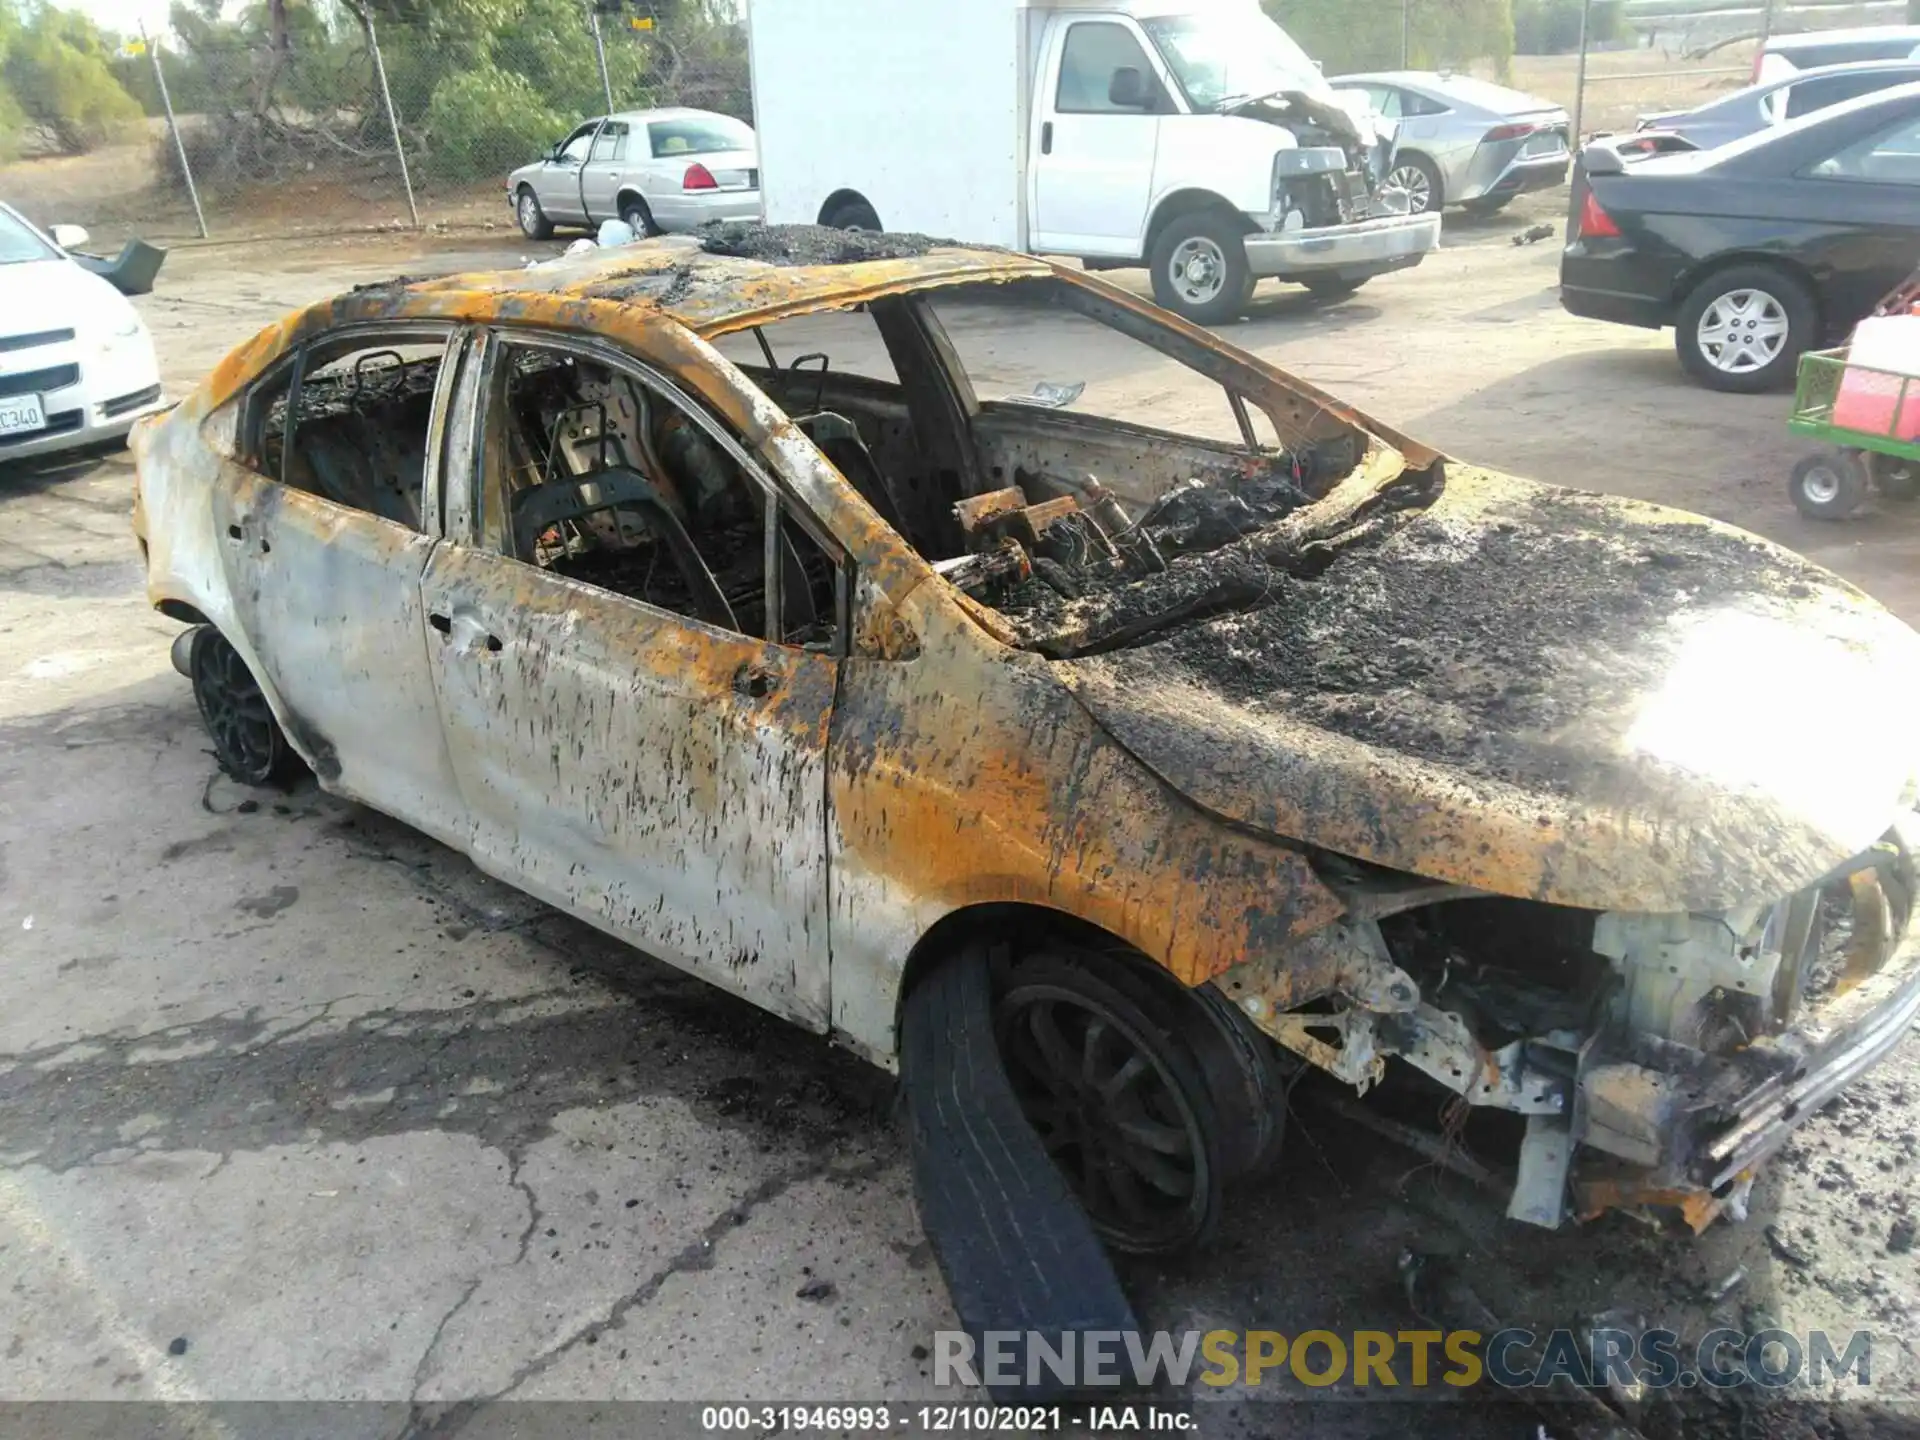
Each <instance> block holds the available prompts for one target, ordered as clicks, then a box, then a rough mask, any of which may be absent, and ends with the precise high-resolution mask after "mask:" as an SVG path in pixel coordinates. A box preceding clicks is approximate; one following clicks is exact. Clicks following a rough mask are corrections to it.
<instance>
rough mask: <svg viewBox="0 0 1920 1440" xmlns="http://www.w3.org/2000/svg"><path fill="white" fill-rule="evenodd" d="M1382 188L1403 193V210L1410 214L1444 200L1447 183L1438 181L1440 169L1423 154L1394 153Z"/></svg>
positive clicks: (1436, 206)
mask: <svg viewBox="0 0 1920 1440" xmlns="http://www.w3.org/2000/svg"><path fill="white" fill-rule="evenodd" d="M1381 188H1382V189H1383V190H1385V191H1386V192H1387V193H1388V194H1389V195H1392V194H1394V193H1396V192H1397V193H1398V194H1400V195H1404V196H1405V197H1406V201H1407V208H1406V213H1407V214H1409V215H1427V214H1431V213H1432V212H1433V211H1435V210H1438V209H1439V208H1440V207H1441V206H1442V205H1445V204H1446V203H1447V195H1446V187H1445V186H1444V185H1443V184H1442V183H1441V180H1440V171H1439V169H1438V167H1436V166H1435V165H1434V163H1433V162H1432V161H1431V160H1429V159H1428V158H1427V157H1426V156H1424V155H1418V154H1407V155H1396V156H1394V157H1393V165H1392V168H1391V169H1389V170H1388V171H1387V178H1386V182H1385V183H1384V184H1383V185H1382V187H1381Z"/></svg>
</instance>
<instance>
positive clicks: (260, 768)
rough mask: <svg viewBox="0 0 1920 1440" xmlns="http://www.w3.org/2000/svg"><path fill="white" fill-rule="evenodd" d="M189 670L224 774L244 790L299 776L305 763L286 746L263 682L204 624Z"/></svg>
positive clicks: (284, 782) (196, 638)
mask: <svg viewBox="0 0 1920 1440" xmlns="http://www.w3.org/2000/svg"><path fill="white" fill-rule="evenodd" d="M187 668H188V670H189V671H191V672H192V680H193V698H194V703H196V704H197V705H198V706H199V707H200V719H201V722H202V723H203V724H205V726H206V727H207V734H208V736H209V737H211V739H212V740H213V758H214V761H215V763H217V764H218V765H219V766H220V768H221V770H222V771H224V772H225V773H226V774H228V775H230V776H232V777H233V778H234V779H235V780H238V781H239V782H240V783H241V784H243V785H273V786H282V787H284V786H285V785H287V784H288V783H289V782H291V781H292V780H294V779H296V778H297V777H298V776H299V775H300V773H301V771H302V770H304V769H305V768H306V765H305V763H304V762H303V761H302V760H301V759H300V756H299V755H298V754H297V753H296V752H295V751H294V748H293V746H291V745H290V744H288V743H287V736H286V732H285V731H283V730H282V729H281V728H280V722H279V721H278V720H276V719H274V716H273V711H272V709H271V708H270V707H269V706H268V705H267V697H266V695H265V694H263V693H262V692H261V689H260V682H259V681H257V680H255V679H254V678H253V672H252V671H251V670H249V669H248V668H247V662H246V661H245V660H243V659H241V658H240V652H239V651H238V650H235V649H234V648H233V646H232V645H231V644H230V643H229V642H228V640H227V637H226V636H224V635H222V634H221V633H220V632H219V631H218V630H216V629H214V628H213V626H211V625H202V626H201V627H200V628H199V629H198V630H196V631H195V632H194V636H193V648H192V649H191V651H190V652H189V653H188V657H187Z"/></svg>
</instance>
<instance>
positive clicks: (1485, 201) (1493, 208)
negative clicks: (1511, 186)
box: [1460, 192, 1517, 220]
mask: <svg viewBox="0 0 1920 1440" xmlns="http://www.w3.org/2000/svg"><path fill="white" fill-rule="evenodd" d="M1516 193H1517V192H1516ZM1513 201H1514V196H1513V195H1483V196H1481V197H1480V198H1479V199H1478V200H1462V201H1461V202H1460V208H1461V209H1462V210H1464V211H1466V212H1467V214H1469V215H1471V216H1473V217H1474V218H1475V219H1476V220H1484V219H1486V218H1487V217H1488V216H1489V215H1498V214H1499V213H1500V212H1501V211H1502V210H1504V209H1506V208H1507V206H1509V205H1511V204H1512V203H1513Z"/></svg>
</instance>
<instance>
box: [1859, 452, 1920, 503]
mask: <svg viewBox="0 0 1920 1440" xmlns="http://www.w3.org/2000/svg"><path fill="white" fill-rule="evenodd" d="M1866 465H1867V477H1868V478H1869V479H1870V480H1872V481H1873V488H1874V489H1876V490H1878V491H1879V492H1880V493H1881V494H1882V495H1884V496H1886V497H1887V499H1889V500H1902V501H1905V500H1920V465H1916V464H1915V463H1914V462H1913V461H1911V460H1908V459H1906V458H1904V457H1903V456H1899V455H1881V454H1879V453H1877V452H1873V451H1869V452H1868V453H1867V456H1866Z"/></svg>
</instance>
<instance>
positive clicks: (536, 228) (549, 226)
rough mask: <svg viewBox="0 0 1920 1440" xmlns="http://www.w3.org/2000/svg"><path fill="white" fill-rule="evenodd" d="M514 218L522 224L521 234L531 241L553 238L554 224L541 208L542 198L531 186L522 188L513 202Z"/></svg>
mask: <svg viewBox="0 0 1920 1440" xmlns="http://www.w3.org/2000/svg"><path fill="white" fill-rule="evenodd" d="M513 218H514V219H516V220H518V221H519V222H520V233H521V234H522V235H524V236H526V237H527V238H528V239H529V240H551V239H552V238H553V222H552V221H551V220H549V219H547V212H546V211H544V210H542V209H541V208H540V197H539V196H538V195H535V194H534V193H533V187H532V186H531V185H522V186H521V187H520V194H519V196H518V198H516V199H515V200H514V202H513Z"/></svg>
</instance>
